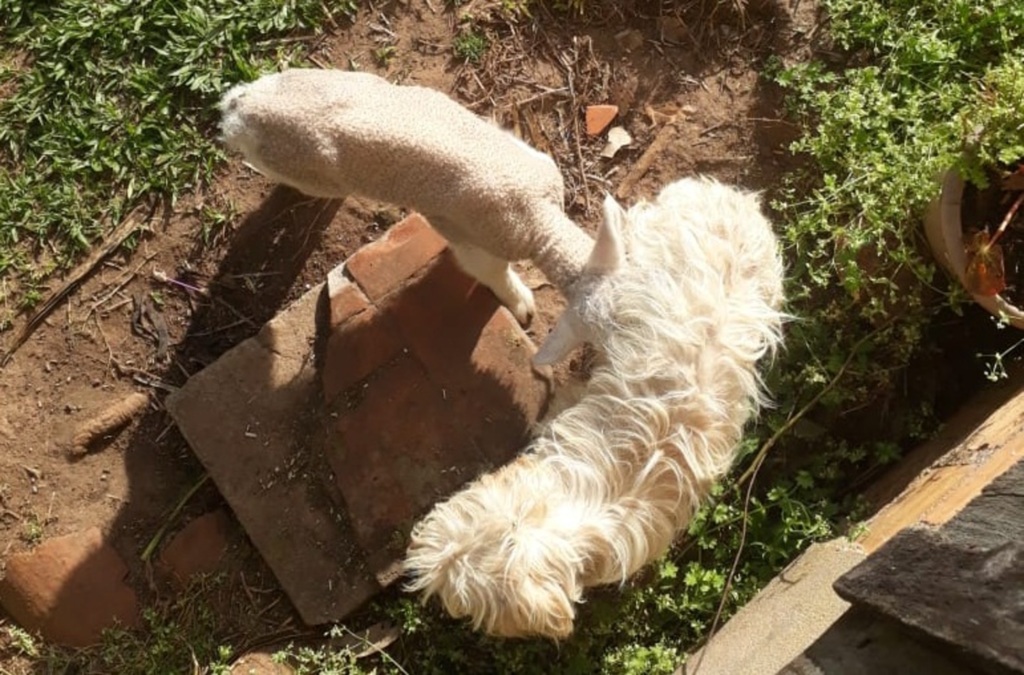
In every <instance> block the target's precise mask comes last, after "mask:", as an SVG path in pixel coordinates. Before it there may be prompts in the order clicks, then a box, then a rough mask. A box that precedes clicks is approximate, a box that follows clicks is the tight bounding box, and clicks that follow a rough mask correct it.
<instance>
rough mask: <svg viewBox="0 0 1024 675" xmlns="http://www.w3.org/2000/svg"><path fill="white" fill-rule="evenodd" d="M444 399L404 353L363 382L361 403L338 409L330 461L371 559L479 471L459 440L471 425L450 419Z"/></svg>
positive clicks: (468, 446) (478, 459) (478, 458)
mask: <svg viewBox="0 0 1024 675" xmlns="http://www.w3.org/2000/svg"><path fill="white" fill-rule="evenodd" d="M446 396H447V395H446V393H445V392H444V391H443V390H442V389H441V387H438V386H437V385H435V384H433V383H432V382H431V381H430V379H429V378H428V377H427V375H426V373H425V372H424V371H423V367H422V366H421V365H420V364H419V363H417V362H416V360H415V359H413V358H411V357H410V356H408V355H406V356H403V357H401V358H399V359H397V360H396V361H394V362H393V363H391V364H389V365H388V366H387V367H385V368H383V369H381V370H380V371H378V372H377V373H376V374H375V376H374V377H373V379H371V380H370V381H369V382H367V384H366V388H365V390H364V396H363V398H362V400H361V401H359V402H358V403H355V404H354V405H353V406H352V407H351V408H349V409H344V410H339V411H338V413H339V417H338V422H337V426H336V429H337V433H338V437H337V439H336V442H335V443H334V445H333V447H332V448H331V449H330V450H329V451H328V455H329V456H328V459H329V460H330V463H331V468H332V469H333V470H334V475H335V480H336V481H337V483H338V487H339V489H340V490H341V492H342V494H343V495H344V497H345V504H346V506H347V507H348V509H349V514H350V516H351V518H352V524H353V527H354V529H355V531H356V534H357V535H358V536H359V539H360V542H361V543H362V544H363V546H364V547H365V548H366V549H367V550H368V551H370V552H371V553H374V552H377V551H379V550H380V549H385V548H388V547H389V545H391V544H392V543H394V536H393V535H394V533H395V531H396V530H397V531H400V530H402V529H403V528H404V527H407V526H409V525H411V524H412V521H413V520H414V519H415V518H416V517H418V516H419V515H421V514H422V513H424V512H425V511H426V510H427V509H428V508H429V507H430V506H431V505H432V504H433V503H434V502H435V501H437V500H438V499H439V498H442V497H444V496H446V495H447V494H449V493H451V492H452V491H454V490H455V489H456V488H458V487H459V486H460V485H461V484H462V483H463V482H465V481H466V480H468V479H470V478H473V477H474V476H475V475H476V473H478V472H479V470H480V466H481V456H480V454H479V453H478V452H477V451H476V449H475V448H474V447H473V446H472V445H471V444H469V443H466V442H465V437H464V434H463V430H464V428H465V427H466V426H467V424H468V425H469V426H472V425H473V424H474V422H472V421H469V420H456V419H454V418H452V416H451V414H450V410H449V407H450V404H449V401H448V400H447V398H446ZM479 423H480V421H476V422H475V424H479ZM400 552H401V551H400V549H399V550H397V551H395V553H400Z"/></svg>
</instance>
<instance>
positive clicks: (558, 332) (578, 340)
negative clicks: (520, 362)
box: [533, 309, 584, 366]
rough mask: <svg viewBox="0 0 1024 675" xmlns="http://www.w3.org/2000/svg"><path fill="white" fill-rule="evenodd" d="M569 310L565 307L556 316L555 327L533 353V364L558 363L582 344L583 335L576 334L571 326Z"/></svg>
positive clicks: (548, 364) (546, 364) (547, 364)
mask: <svg viewBox="0 0 1024 675" xmlns="http://www.w3.org/2000/svg"><path fill="white" fill-rule="evenodd" d="M571 311H572V310H571V309H567V310H566V311H564V312H562V316H560V317H559V318H558V321H557V322H556V323H555V327H554V328H552V329H551V333H550V334H549V335H548V337H547V339H546V340H544V344H542V345H541V346H540V349H539V350H537V353H536V354H535V355H534V357H533V365H535V366H550V365H552V364H554V363H558V362H559V361H561V360H562V359H564V358H565V357H566V356H568V355H569V352H571V351H572V350H573V349H575V348H576V347H578V346H579V345H581V344H583V342H584V340H583V337H582V336H581V335H579V334H577V332H576V330H575V329H573V327H572V322H571V321H570V320H569V312H571Z"/></svg>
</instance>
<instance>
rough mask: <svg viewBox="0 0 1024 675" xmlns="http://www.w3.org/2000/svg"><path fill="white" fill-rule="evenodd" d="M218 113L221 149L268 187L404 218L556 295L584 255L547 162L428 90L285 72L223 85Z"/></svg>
mask: <svg viewBox="0 0 1024 675" xmlns="http://www.w3.org/2000/svg"><path fill="white" fill-rule="evenodd" d="M221 112H222V120H221V131H222V134H223V139H224V142H225V144H226V145H227V146H228V147H230V148H232V149H234V150H236V151H238V152H240V153H241V154H242V155H243V156H245V158H246V159H247V160H248V161H249V162H250V163H251V164H252V165H253V166H254V167H255V168H256V169H258V170H259V171H260V172H262V173H264V174H265V175H266V176H268V177H269V178H271V179H273V180H275V181H278V182H281V183H284V184H286V185H290V186H292V187H294V188H296V189H298V190H300V191H301V192H304V193H306V194H308V195H311V196H315V197H326V198H342V197H346V196H348V195H362V196H364V197H369V198H371V199H375V200H378V201H382V202H387V203H391V204H395V205H399V206H405V207H408V208H411V209H414V210H416V211H419V212H420V213H422V214H423V215H424V216H426V218H427V220H428V221H429V222H430V223H431V225H433V226H434V227H435V228H436V229H437V230H438V231H439V232H440V233H441V234H442V235H443V236H444V237H445V238H446V239H448V241H449V242H452V243H453V244H463V245H466V246H472V247H477V248H478V249H481V250H483V251H486V252H487V253H489V254H491V255H493V256H495V257H497V258H500V259H502V260H505V261H517V260H525V259H530V260H533V261H534V262H535V263H536V265H537V266H538V267H539V268H540V270H541V271H542V272H544V274H545V275H546V276H547V277H548V279H549V280H550V281H551V282H552V283H554V284H555V285H556V286H557V287H558V288H560V289H562V290H563V291H566V290H568V288H569V287H570V286H571V285H572V284H573V282H575V281H576V279H577V278H578V277H579V274H580V271H581V269H582V267H583V265H584V263H585V262H586V260H587V255H588V254H589V252H590V249H591V247H592V246H593V240H592V239H591V238H590V237H589V236H587V234H586V233H585V232H583V230H581V229H580V228H579V227H577V226H576V225H575V224H574V223H573V222H572V221H570V220H569V219H568V217H567V216H566V215H565V214H564V212H563V209H562V202H563V194H564V185H563V181H562V175H561V173H560V172H559V170H558V167H557V166H556V165H555V163H554V161H553V160H552V159H551V158H550V157H548V156H547V155H545V154H543V153H541V152H539V151H537V150H534V149H533V148H531V147H530V146H529V145H527V144H526V143H524V142H522V141H520V140H519V139H517V138H515V137H514V136H513V135H512V134H510V133H508V132H506V131H504V130H502V129H500V128H499V127H497V126H496V125H494V124H492V123H490V122H488V121H485V120H484V119H482V118H480V117H478V116H477V115H475V114H473V113H472V112H470V111H469V110H467V109H466V108H464V107H463V106H461V105H459V104H458V103H457V102H455V101H454V100H452V99H451V98H449V97H448V96H446V95H445V94H443V93H441V92H439V91H435V90H433V89H429V88H426V87H419V86H404V85H394V84H391V83H389V82H388V81H386V80H384V79H382V78H380V77H377V76H376V75H372V74H369V73H359V72H347V71H339V70H319V69H291V70H286V71H284V72H281V73H275V74H271V75H266V76H263V77H261V78H259V79H258V80H256V81H255V82H251V83H248V84H242V85H238V86H236V87H234V88H233V89H231V90H230V91H229V92H228V93H227V94H225V96H224V98H223V99H222V101H221Z"/></svg>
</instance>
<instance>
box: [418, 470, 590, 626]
mask: <svg viewBox="0 0 1024 675" xmlns="http://www.w3.org/2000/svg"><path fill="white" fill-rule="evenodd" d="M535 461H536V460H535V459H534V458H531V457H527V456H524V457H521V458H520V459H519V460H517V461H516V462H513V463H512V464H510V465H508V466H506V467H504V468H502V469H500V470H499V471H497V472H495V473H494V474H490V475H486V476H484V477H482V478H481V479H480V480H479V481H477V482H476V483H475V484H473V485H471V486H470V487H469V488H467V489H466V490H464V491H463V492H461V493H459V494H457V495H456V496H455V497H454V498H453V499H451V500H449V501H448V502H445V503H442V504H439V505H438V506H436V507H435V508H434V510H433V511H431V513H430V514H429V515H428V516H427V517H426V518H424V519H423V520H422V521H420V522H419V523H418V524H417V525H416V527H415V528H414V530H413V532H412V536H411V542H410V545H409V549H408V551H407V553H406V558H405V571H406V572H407V573H408V574H409V575H410V576H411V578H412V580H411V582H410V583H409V584H408V585H407V587H406V588H407V590H410V591H421V592H422V593H423V598H424V600H426V599H427V598H429V597H430V596H431V595H436V596H438V598H439V599H440V600H441V603H442V604H443V605H444V607H445V609H446V610H447V611H448V613H449V614H451V615H452V616H453V617H456V618H461V617H467V618H469V619H470V620H471V621H472V623H473V627H474V628H476V629H481V628H482V629H483V630H484V631H486V632H487V633H490V634H491V635H499V636H504V637H526V636H543V637H548V638H552V639H556V640H557V639H561V638H565V637H568V636H569V635H570V634H571V633H572V630H573V621H574V619H575V613H576V612H575V605H576V603H577V602H579V601H580V598H581V596H582V593H583V585H582V582H581V577H582V570H583V567H584V564H585V561H584V560H582V559H581V553H580V550H579V546H578V541H577V539H578V538H577V537H576V536H574V532H575V530H577V529H578V522H579V517H578V515H577V514H574V513H568V512H567V510H571V509H572V505H571V504H568V503H567V502H565V501H564V500H560V499H559V498H558V496H557V494H558V489H559V488H558V486H556V485H552V484H551V482H552V477H553V475H552V474H551V473H550V472H548V471H544V470H542V469H539V468H538V467H537V466H536V465H535Z"/></svg>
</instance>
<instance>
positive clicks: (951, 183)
mask: <svg viewBox="0 0 1024 675" xmlns="http://www.w3.org/2000/svg"><path fill="white" fill-rule="evenodd" d="M963 195H964V179H963V178H962V177H961V176H960V174H958V173H957V172H956V171H947V172H946V173H945V174H944V175H943V176H942V190H941V192H940V193H939V196H938V197H936V198H935V199H933V200H932V201H931V203H930V204H929V205H928V209H927V210H926V211H925V216H924V232H925V237H926V238H927V239H928V245H929V246H930V247H931V249H932V253H933V254H934V255H935V259H936V260H938V261H939V264H941V265H942V266H943V267H945V268H946V270H947V271H949V272H951V273H952V274H953V275H955V276H956V278H957V281H959V282H960V285H961V286H963V287H964V288H965V289H966V288H967V284H966V279H967V253H966V251H965V250H964V236H963V223H962V221H961V217H960V206H961V204H962V203H963ZM971 298H972V299H973V300H974V302H976V303H977V304H979V305H981V306H982V307H984V308H985V309H986V310H987V311H988V312H989V313H990V314H992V315H993V316H995V317H996V318H1005V319H1006V320H1007V321H1008V322H1009V323H1010V325H1011V326H1013V327H1014V328H1019V329H1022V330H1024V311H1021V310H1020V309H1018V308H1017V307H1016V306H1014V305H1012V304H1010V303H1009V302H1007V301H1006V299H1005V298H1004V297H1003V296H1001V295H975V294H973V293H972V294H971Z"/></svg>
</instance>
